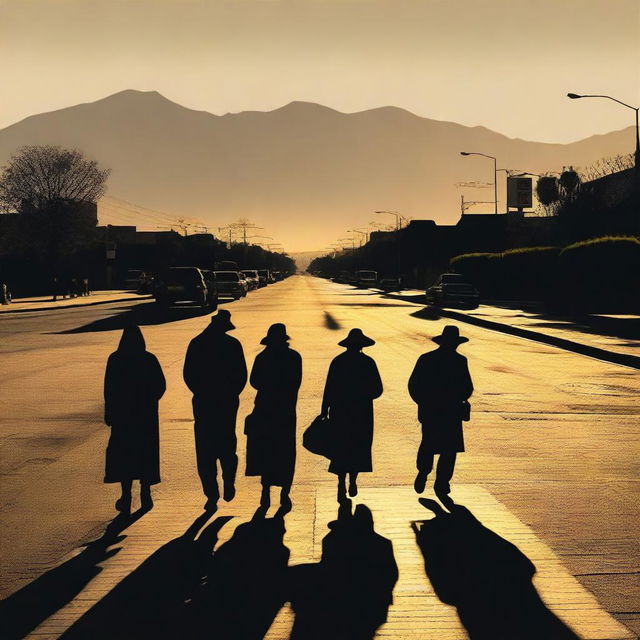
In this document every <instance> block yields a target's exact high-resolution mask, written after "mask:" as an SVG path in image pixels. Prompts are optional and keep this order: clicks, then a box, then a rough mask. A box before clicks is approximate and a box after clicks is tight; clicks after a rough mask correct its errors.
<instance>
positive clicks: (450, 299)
mask: <svg viewBox="0 0 640 640" xmlns="http://www.w3.org/2000/svg"><path fill="white" fill-rule="evenodd" d="M425 300H426V302H427V304H432V305H435V306H443V307H444V306H457V307H462V308H465V309H475V308H476V307H477V306H478V305H479V304H480V294H479V293H478V291H477V289H476V288H475V287H474V286H473V285H472V284H469V283H468V282H466V280H465V278H464V276H462V275H460V274H459V273H443V274H442V275H441V276H440V277H439V278H438V280H437V282H436V283H435V284H434V285H433V286H431V287H429V288H428V289H427V290H426V292H425Z"/></svg>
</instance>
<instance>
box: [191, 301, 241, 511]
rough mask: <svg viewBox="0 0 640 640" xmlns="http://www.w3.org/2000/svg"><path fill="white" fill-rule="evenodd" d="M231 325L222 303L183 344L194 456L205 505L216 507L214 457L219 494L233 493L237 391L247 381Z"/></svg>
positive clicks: (235, 461)
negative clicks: (185, 345)
mask: <svg viewBox="0 0 640 640" xmlns="http://www.w3.org/2000/svg"><path fill="white" fill-rule="evenodd" d="M232 329H235V327H234V326H233V324H232V323H231V314H230V313H229V312H228V311H227V310H226V309H221V310H220V311H218V313H217V314H216V315H215V316H213V317H212V318H211V324H210V325H209V326H208V327H207V328H206V329H205V330H204V331H203V332H202V333H201V334H200V335H198V336H196V337H195V338H194V339H193V340H192V341H191V343H190V344H189V348H188V350H187V356H186V358H185V362H184V371H183V374H184V381H185V382H186V384H187V387H189V389H190V390H191V392H192V393H193V416H194V419H195V425H194V428H195V441H196V460H197V465H198V474H199V475H200V481H201V482H202V489H203V491H204V494H205V495H206V496H207V502H206V504H205V509H207V510H210V511H215V510H216V508H217V502H218V500H219V499H220V490H219V487H218V470H217V461H218V460H219V461H220V466H221V468H222V480H223V483H224V493H223V497H224V499H225V500H226V501H227V502H229V501H230V500H233V498H234V496H235V492H236V490H235V479H236V470H237V468H238V456H237V455H236V448H237V438H236V416H237V413H238V406H239V398H238V397H239V395H240V392H241V391H242V390H243V389H244V386H245V384H246V383H247V365H246V363H245V359H244V352H243V350H242V345H241V344H240V342H239V341H238V340H236V339H235V338H233V337H231V336H229V335H227V331H231V330H232Z"/></svg>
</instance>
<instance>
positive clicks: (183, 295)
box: [155, 267, 209, 309]
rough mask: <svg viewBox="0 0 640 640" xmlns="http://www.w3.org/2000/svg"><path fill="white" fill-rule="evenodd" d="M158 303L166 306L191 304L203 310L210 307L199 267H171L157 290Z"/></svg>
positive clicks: (160, 281)
mask: <svg viewBox="0 0 640 640" xmlns="http://www.w3.org/2000/svg"><path fill="white" fill-rule="evenodd" d="M155 297H156V301H157V302H159V303H160V304H162V305H164V306H170V305H172V304H177V303H185V302H190V303H192V304H196V305H199V306H200V307H202V308H203V309H205V308H207V307H208V306H209V292H208V290H207V285H206V282H205V278H204V275H203V274H202V271H200V269H198V268H197V267H170V268H169V269H167V270H166V271H165V272H164V274H162V276H161V277H160V280H159V282H158V283H157V285H156V288H155Z"/></svg>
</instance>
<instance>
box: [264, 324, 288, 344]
mask: <svg viewBox="0 0 640 640" xmlns="http://www.w3.org/2000/svg"><path fill="white" fill-rule="evenodd" d="M289 340H291V338H290V337H289V336H288V335H287V327H285V326H284V325H283V324H282V322H276V323H275V324H272V325H271V326H270V327H269V329H268V330H267V335H266V336H265V337H264V338H262V340H260V344H267V345H268V344H280V343H283V342H288V341H289Z"/></svg>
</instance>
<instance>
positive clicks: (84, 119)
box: [0, 90, 633, 251]
mask: <svg viewBox="0 0 640 640" xmlns="http://www.w3.org/2000/svg"><path fill="white" fill-rule="evenodd" d="M28 144H56V145H61V146H66V147H76V148H79V149H81V150H82V151H84V152H85V153H86V155H88V156H89V157H91V158H94V159H96V160H97V161H98V162H99V164H100V165H102V166H106V167H110V168H111V170H112V173H111V175H110V177H109V184H108V195H109V196H111V198H107V199H105V201H104V203H101V207H100V219H101V221H102V222H112V223H113V224H135V223H137V224H138V225H139V226H140V227H141V228H150V227H153V226H161V225H162V224H163V223H164V224H166V220H167V219H169V218H168V216H176V217H184V218H187V219H199V220H201V221H202V222H203V223H204V224H205V225H206V226H207V227H208V228H209V230H210V231H213V232H214V233H217V229H218V227H224V226H225V225H226V224H228V223H230V222H233V221H234V220H237V219H238V218H246V219H249V220H251V221H252V222H253V223H255V224H256V225H258V226H260V227H262V228H264V230H262V229H260V230H257V231H256V232H255V234H256V235H258V234H259V235H263V236H272V237H273V238H275V240H276V241H279V242H280V243H282V244H283V245H284V247H285V248H286V249H287V250H290V251H303V250H317V249H322V248H323V247H324V246H325V245H327V244H329V243H331V242H333V241H334V240H335V239H336V238H338V237H344V236H345V235H346V230H347V229H353V228H356V227H359V228H362V227H366V226H367V225H368V224H369V223H370V222H371V221H377V222H381V223H386V224H388V223H390V222H393V218H392V217H391V216H385V215H376V214H374V213H373V211H375V210H394V211H399V212H401V213H402V214H403V215H405V216H408V217H413V218H428V219H433V220H436V221H437V222H439V223H442V224H451V223H454V222H455V221H456V220H457V219H458V217H459V215H460V196H461V194H464V196H465V200H477V201H491V200H492V197H493V190H492V188H488V186H487V184H486V183H490V182H492V180H493V164H492V161H491V160H490V159H486V158H481V157H476V156H469V157H462V156H461V155H460V153H459V152H460V151H473V152H481V153H486V154H490V155H493V156H496V157H497V158H498V163H499V164H498V166H499V168H510V169H518V170H523V171H529V172H534V173H541V172H545V171H559V170H561V169H562V167H563V166H565V165H574V166H586V165H589V164H592V163H594V162H595V161H597V160H599V159H601V158H603V157H607V156H612V155H616V154H619V153H628V152H629V151H631V148H632V146H633V131H632V130H631V129H623V130H620V131H613V132H611V133H609V134H606V135H598V136H593V137H590V138H587V139H584V140H580V141H577V142H574V143H571V144H548V143H541V142H530V141H525V140H520V139H511V138H508V137H506V136H503V135H501V134H499V133H496V132H494V131H491V130H489V129H486V128H484V127H479V126H478V127H467V126H463V125H460V124H456V123H452V122H445V121H437V120H431V119H428V118H422V117H419V116H416V115H414V114H412V113H409V112H408V111H405V110H403V109H400V108H397V107H381V108H375V109H371V110H368V111H362V112H358V113H341V112H338V111H335V110H333V109H330V108H328V107H324V106H321V105H317V104H313V103H305V102H292V103H290V104H288V105H286V106H283V107H281V108H279V109H276V110H274V111H268V112H258V111H244V112H240V113H228V114H225V115H214V114H211V113H208V112H206V111H195V110H192V109H188V108H186V107H183V106H181V105H179V104H176V103H174V102H171V101H170V100H168V99H166V98H165V97H163V96H162V95H160V94H159V93H157V92H155V91H149V92H145V91H135V90H126V91H122V92H119V93H117V94H114V95H111V96H109V97H106V98H104V99H102V100H98V101H96V102H91V103H87V104H79V105H76V106H71V107H68V108H65V109H60V110H58V111H53V112H49V113H43V114H39V115H34V116H31V117H29V118H26V119H25V120H22V121H20V122H18V123H16V124H13V125H11V126H9V127H6V128H4V129H2V130H0V163H2V164H5V163H6V162H7V160H8V159H9V157H10V156H11V154H12V153H14V152H15V151H16V150H17V149H18V148H19V147H21V146H23V145H28ZM504 175H505V174H504V173H499V174H498V180H499V184H500V193H499V201H501V202H502V203H503V202H504V199H503V192H504V189H503V183H504ZM465 182H467V183H468V182H476V183H485V184H484V187H481V188H470V187H469V186H465V187H461V186H460V183H465ZM114 198H116V199H114ZM123 201H124V204H123ZM114 203H115V204H114ZM126 203H135V205H138V206H137V207H130V206H129V205H127V204H126ZM501 209H504V204H502V205H501ZM150 210H151V211H150ZM492 210H493V205H492V204H484V205H477V206H475V207H474V208H472V209H470V210H469V211H470V212H483V211H492ZM154 211H161V212H166V214H167V215H166V216H164V217H163V216H162V215H158V214H155V213H153V212H154ZM145 212H146V213H145ZM154 222H156V223H157V225H154ZM222 235H224V234H222Z"/></svg>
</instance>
